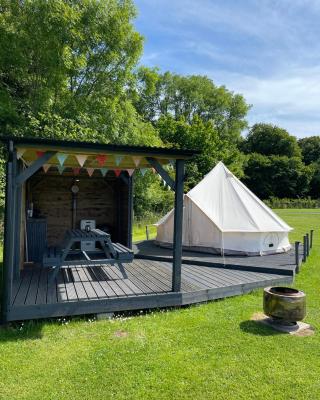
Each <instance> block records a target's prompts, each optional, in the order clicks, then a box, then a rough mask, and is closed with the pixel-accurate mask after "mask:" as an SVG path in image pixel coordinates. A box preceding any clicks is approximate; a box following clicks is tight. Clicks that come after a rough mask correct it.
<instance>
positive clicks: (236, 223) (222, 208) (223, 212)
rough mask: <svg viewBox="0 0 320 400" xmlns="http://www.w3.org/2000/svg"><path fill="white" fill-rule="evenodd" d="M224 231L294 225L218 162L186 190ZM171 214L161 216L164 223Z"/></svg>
mask: <svg viewBox="0 0 320 400" xmlns="http://www.w3.org/2000/svg"><path fill="white" fill-rule="evenodd" d="M186 196H188V197H189V198H190V199H191V200H192V202H193V203H194V204H195V205H196V206H197V207H199V208H200V209H201V211H202V212H203V213H205V214H206V215H207V216H208V217H209V218H210V219H211V220H212V222H214V224H215V225H216V226H217V227H218V228H219V229H220V230H221V231H222V232H288V231H290V230H292V228H291V227H290V226H289V225H287V224H286V223H285V222H284V221H283V220H282V219H281V218H279V217H278V216H277V215H276V214H275V213H274V212H273V211H272V210H271V209H270V208H269V207H267V206H266V205H265V204H264V203H263V202H262V201H261V200H259V199H258V197H257V196H255V195H254V194H253V193H252V192H251V191H250V190H249V189H248V188H247V187H246V186H245V185H244V184H243V183H241V182H240V181H239V179H237V178H236V177H235V176H234V175H233V174H232V173H231V172H230V171H229V170H228V168H227V167H226V166H225V165H224V164H223V163H222V162H219V163H218V164H217V165H216V166H215V168H213V169H212V170H211V171H210V172H209V173H208V174H207V175H206V176H205V177H204V178H203V179H202V181H201V182H200V183H198V185H197V186H195V187H194V188H193V189H192V190H190V192H188V193H187V194H186ZM168 217H169V215H166V216H165V217H164V218H162V220H161V221H159V222H158V224H159V223H163V222H164V220H165V219H167V218H168Z"/></svg>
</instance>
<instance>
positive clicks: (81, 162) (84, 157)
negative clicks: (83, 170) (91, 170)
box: [76, 154, 88, 167]
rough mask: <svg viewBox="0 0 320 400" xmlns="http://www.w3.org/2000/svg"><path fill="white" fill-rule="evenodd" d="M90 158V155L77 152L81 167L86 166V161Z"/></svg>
mask: <svg viewBox="0 0 320 400" xmlns="http://www.w3.org/2000/svg"><path fill="white" fill-rule="evenodd" d="M87 158H88V156H86V155H83V154H77V155H76V159H77V161H78V163H79V165H80V167H83V166H84V163H85V162H86V159H87Z"/></svg>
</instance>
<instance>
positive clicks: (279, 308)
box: [263, 287, 306, 324]
mask: <svg viewBox="0 0 320 400" xmlns="http://www.w3.org/2000/svg"><path fill="white" fill-rule="evenodd" d="M263 310H264V313H265V314H266V315H267V316H268V317H271V318H272V319H274V320H277V321H278V322H279V323H283V324H290V323H291V324H292V323H295V322H296V321H302V320H303V319H304V317H305V316H306V295H305V294H304V292H302V291H300V290H297V289H292V288H287V287H267V288H265V289H264V293H263Z"/></svg>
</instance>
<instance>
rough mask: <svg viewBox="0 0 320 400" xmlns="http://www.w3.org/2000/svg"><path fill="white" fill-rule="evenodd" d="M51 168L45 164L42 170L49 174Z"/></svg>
mask: <svg viewBox="0 0 320 400" xmlns="http://www.w3.org/2000/svg"><path fill="white" fill-rule="evenodd" d="M50 167H51V165H50V164H43V166H42V168H43V170H44V172H45V173H47V172H48V171H49V168H50Z"/></svg>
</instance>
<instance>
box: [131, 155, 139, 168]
mask: <svg viewBox="0 0 320 400" xmlns="http://www.w3.org/2000/svg"><path fill="white" fill-rule="evenodd" d="M132 160H133V162H134V165H135V166H136V167H138V166H139V164H140V161H141V157H136V156H132Z"/></svg>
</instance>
